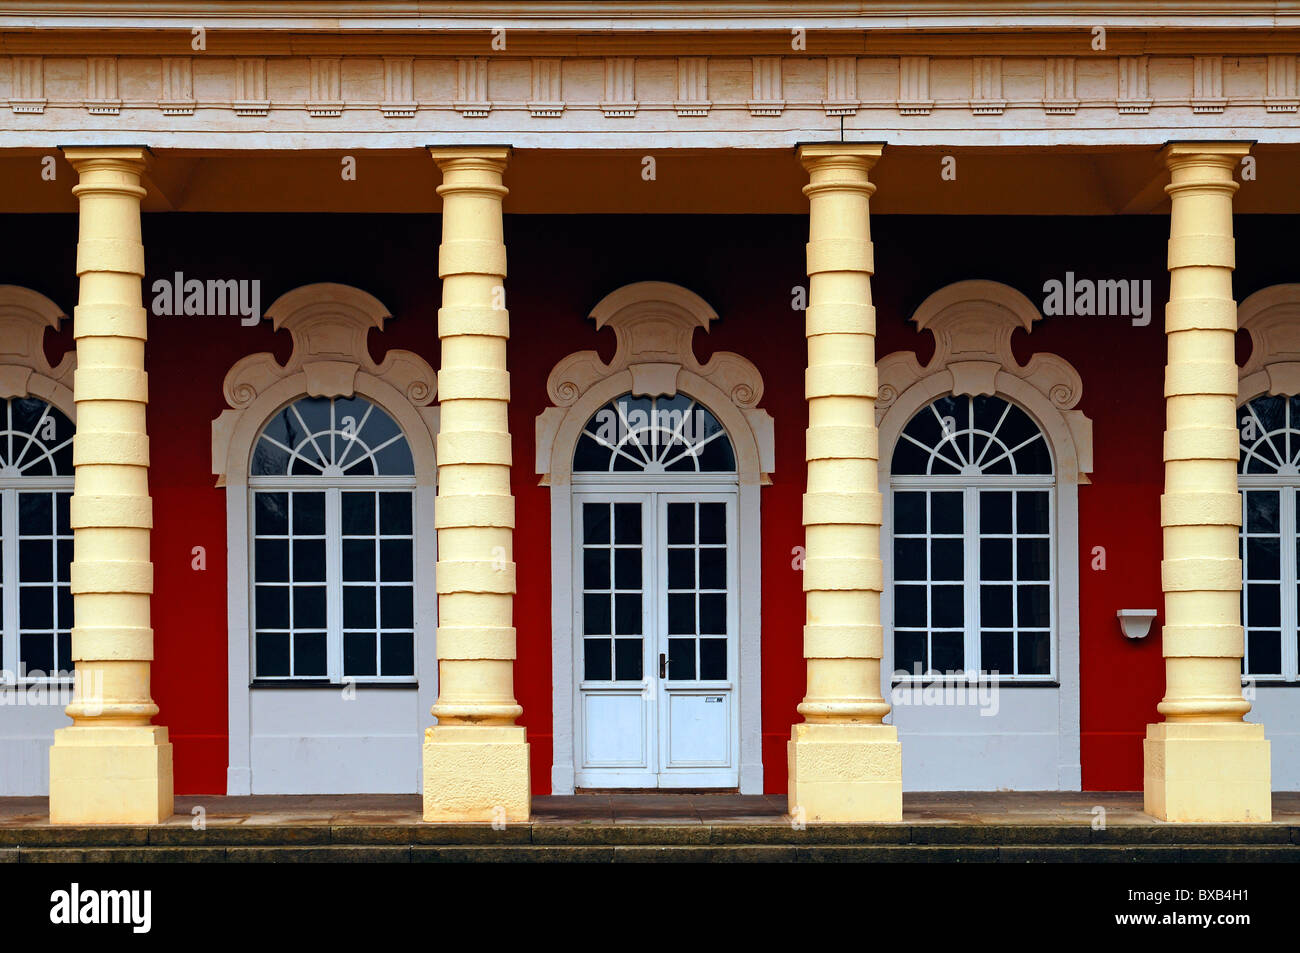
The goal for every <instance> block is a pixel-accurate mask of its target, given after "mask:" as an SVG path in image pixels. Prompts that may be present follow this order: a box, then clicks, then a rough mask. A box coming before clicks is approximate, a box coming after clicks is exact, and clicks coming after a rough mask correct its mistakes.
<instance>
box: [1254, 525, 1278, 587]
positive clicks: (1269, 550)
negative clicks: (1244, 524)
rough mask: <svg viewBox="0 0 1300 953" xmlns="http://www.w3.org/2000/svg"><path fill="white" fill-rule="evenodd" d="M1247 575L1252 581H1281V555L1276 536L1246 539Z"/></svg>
mask: <svg viewBox="0 0 1300 953" xmlns="http://www.w3.org/2000/svg"><path fill="white" fill-rule="evenodd" d="M1246 575H1247V577H1248V578H1250V579H1281V578H1282V562H1281V553H1280V552H1278V538H1277V537H1276V536H1262V537H1247V538H1246Z"/></svg>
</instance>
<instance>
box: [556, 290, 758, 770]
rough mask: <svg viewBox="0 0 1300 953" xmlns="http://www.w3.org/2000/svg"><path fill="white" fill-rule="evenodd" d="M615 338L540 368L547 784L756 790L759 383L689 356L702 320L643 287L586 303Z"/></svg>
mask: <svg viewBox="0 0 1300 953" xmlns="http://www.w3.org/2000/svg"><path fill="white" fill-rule="evenodd" d="M591 316H592V317H593V318H595V320H596V326H597V328H603V327H607V326H608V327H611V328H613V330H614V333H615V336H616V338H617V342H618V346H617V348H616V350H615V353H614V356H613V358H612V359H611V360H610V361H609V362H608V363H607V362H605V361H602V360H601V359H600V357H599V355H597V354H596V353H595V352H594V351H580V352H577V353H574V354H570V355H569V356H568V357H566V358H564V359H563V360H561V361H560V362H559V363H558V364H557V365H556V366H555V368H554V369H553V370H552V371H551V374H550V377H549V379H548V381H547V391H548V393H549V394H550V396H551V401H552V403H553V404H554V406H552V407H550V408H548V409H547V410H546V411H545V412H544V413H543V414H542V415H541V416H540V417H539V418H538V421H537V471H538V472H539V473H541V474H543V475H544V482H545V483H548V484H549V485H550V487H551V560H552V561H551V580H552V585H551V606H552V617H551V633H552V679H553V695H552V698H553V703H554V712H555V747H554V752H555V756H554V757H555V760H554V764H553V766H552V772H551V786H552V790H553V791H555V792H556V793H559V794H564V793H572V792H573V791H574V789H575V787H576V788H583V787H587V788H590V787H634V788H645V787H665V788H671V787H679V788H680V787H705V788H737V787H739V789H740V790H741V792H742V793H746V794H749V793H759V792H761V791H762V789H763V779H762V756H761V721H760V712H761V700H760V697H759V694H760V687H761V686H760V677H759V672H760V658H759V656H760V642H761V635H762V632H761V626H760V621H759V613H760V607H761V592H760V585H761V584H760V576H759V552H760V551H759V537H760V531H761V527H760V521H759V492H758V491H759V486H760V485H761V484H762V483H763V482H764V481H765V479H766V474H767V473H769V472H770V471H771V469H772V456H773V451H772V430H771V418H770V417H768V415H767V414H766V412H764V411H762V410H759V409H758V408H757V407H756V405H757V403H758V402H759V400H760V398H761V397H762V393H763V384H762V378H761V377H760V376H759V374H758V371H757V369H756V368H755V367H754V366H753V365H752V364H751V363H750V362H749V361H747V360H745V359H744V358H743V357H741V356H739V355H737V354H732V353H729V352H725V351H723V352H717V353H715V354H714V355H713V356H712V358H711V359H710V360H709V361H708V362H707V363H706V364H703V365H702V364H700V362H699V361H698V360H697V359H696V358H695V355H694V353H693V350H692V336H693V334H694V333H695V331H696V329H698V328H704V329H706V330H707V329H708V327H709V324H710V322H711V321H713V320H715V319H716V317H717V315H715V314H714V313H713V311H712V309H711V308H709V306H708V304H706V303H705V302H704V301H703V300H701V299H700V298H699V297H698V296H697V295H695V294H693V293H691V292H690V291H687V290H686V289H685V288H681V287H678V286H676V285H670V284H665V283H662V282H639V283H637V284H633V285H628V286H626V287H624V288H620V289H619V290H617V291H615V292H613V293H612V294H610V295H608V296H607V297H605V298H604V299H603V300H602V301H601V302H600V303H599V304H597V306H596V307H595V309H594V310H593V311H592V315H591Z"/></svg>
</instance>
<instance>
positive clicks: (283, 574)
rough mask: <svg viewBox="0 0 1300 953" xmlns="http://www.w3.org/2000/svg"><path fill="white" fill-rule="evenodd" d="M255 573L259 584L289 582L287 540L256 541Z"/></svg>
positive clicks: (254, 551) (254, 546)
mask: <svg viewBox="0 0 1300 953" xmlns="http://www.w3.org/2000/svg"><path fill="white" fill-rule="evenodd" d="M253 572H254V578H255V580H256V581H257V582H288V581H289V541H288V540H287V539H259V540H255V541H254V543H253Z"/></svg>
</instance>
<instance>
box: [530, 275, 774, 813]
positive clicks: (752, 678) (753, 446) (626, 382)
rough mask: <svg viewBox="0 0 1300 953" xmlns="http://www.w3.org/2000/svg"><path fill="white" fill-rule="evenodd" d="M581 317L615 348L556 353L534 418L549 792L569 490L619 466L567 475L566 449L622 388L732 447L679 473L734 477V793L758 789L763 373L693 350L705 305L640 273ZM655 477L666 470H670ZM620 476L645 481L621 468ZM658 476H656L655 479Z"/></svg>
mask: <svg viewBox="0 0 1300 953" xmlns="http://www.w3.org/2000/svg"><path fill="white" fill-rule="evenodd" d="M590 317H591V318H592V319H593V320H594V321H595V322H596V328H597V330H600V329H603V328H605V327H607V326H608V327H610V328H612V329H613V330H614V334H615V339H616V343H617V347H616V349H615V353H614V357H613V358H612V359H611V360H610V362H609V363H608V364H607V363H605V362H604V361H602V360H601V359H600V356H599V355H598V354H597V353H596V352H595V351H578V352H575V353H573V354H570V355H569V356H567V357H565V358H563V359H562V360H561V361H560V362H559V363H557V364H556V365H555V367H554V368H553V369H552V371H551V373H550V376H549V377H548V378H547V383H546V389H547V393H548V395H549V396H550V399H551V403H552V404H553V406H551V407H548V408H547V409H546V410H544V411H543V412H542V413H541V414H540V415H539V416H538V417H537V423H536V434H537V456H536V471H537V473H538V474H540V475H541V484H542V485H543V486H549V487H550V488H551V632H552V639H551V673H552V711H553V722H554V729H553V730H554V735H553V737H554V745H553V752H554V754H553V761H552V768H551V790H552V791H553V792H554V793H556V794H571V793H573V790H574V777H575V762H574V747H573V742H574V727H575V718H574V705H575V698H576V683H575V678H574V658H575V656H574V651H575V644H574V640H575V634H574V631H573V617H574V613H573V571H572V566H573V536H572V527H573V487H574V483H575V482H577V483H579V484H582V483H583V482H584V481H586V480H590V479H592V478H593V477H595V478H598V479H601V480H606V481H608V480H610V479H611V478H613V480H614V481H615V482H617V480H618V479H619V478H620V477H621V476H622V475H620V474H575V473H574V471H573V457H574V451H575V448H576V446H577V442H578V439H579V437H580V435H581V433H582V431H583V429H584V428H585V427H586V425H587V423H588V421H590V420H591V419H592V417H593V416H594V415H595V413H596V412H597V411H598V410H600V409H601V408H602V407H604V406H605V405H606V404H608V403H610V402H611V401H613V400H616V399H618V398H619V397H621V396H623V395H625V394H633V395H635V396H638V397H654V396H658V395H666V396H673V395H675V394H677V393H683V394H686V395H687V396H689V397H691V398H693V399H694V400H696V401H698V402H699V403H701V404H702V405H704V406H705V407H707V408H708V409H709V411H710V412H712V413H713V414H714V416H716V417H717V419H718V421H719V422H720V423H721V424H722V426H723V427H724V429H725V430H726V432H727V435H728V437H729V438H730V439H731V442H732V448H733V450H734V452H735V456H736V472H735V473H733V474H683V475H682V476H686V477H689V478H691V479H692V482H695V481H705V482H707V481H709V480H712V481H713V482H718V483H726V482H729V483H730V484H731V485H733V486H737V492H738V518H737V531H738V534H739V535H738V541H739V569H740V579H741V588H740V598H739V617H740V631H739V654H740V668H739V672H738V684H739V685H740V790H741V792H742V793H754V794H757V793H761V792H762V790H763V759H762V707H761V703H762V698H761V638H762V619H761V610H762V599H761V595H762V594H761V575H760V569H759V566H760V561H761V559H760V557H761V553H760V549H759V541H760V534H759V532H758V529H759V526H760V515H759V490H760V488H761V487H762V486H763V485H764V484H765V483H768V482H770V474H771V473H772V471H773V470H774V468H775V456H776V454H775V445H774V440H773V430H772V418H771V416H769V415H768V413H767V411H765V410H761V409H759V408H758V406H757V405H758V403H759V401H760V400H761V399H762V396H763V380H762V376H761V375H760V374H759V373H758V369H757V368H756V367H754V365H753V364H752V363H751V362H750V361H748V360H746V359H745V358H743V357H741V356H740V355H738V354H734V353H731V352H728V351H719V352H717V353H715V354H714V355H713V356H712V357H711V358H710V359H709V360H708V362H707V363H704V364H701V363H700V362H699V361H698V360H697V359H696V357H695V353H694V349H693V345H692V338H693V336H694V333H695V330H696V329H697V328H703V329H704V330H705V331H707V330H708V328H709V324H710V322H712V321H715V320H717V314H716V313H715V312H714V310H713V309H712V308H711V307H710V306H709V305H708V303H707V302H705V301H704V300H703V299H702V298H700V297H699V296H698V295H696V294H695V293H694V292H692V291H689V290H687V289H686V288H683V287H681V286H679V285H674V284H670V283H667V282H659V281H643V282H637V283H635V284H630V285H625V286H624V287H622V288H619V289H618V290H616V291H614V292H611V293H610V294H609V295H607V296H605V297H604V298H603V299H601V301H600V303H599V304H597V305H596V307H595V308H593V309H592V312H591V315H590ZM665 476H668V477H670V478H671V477H673V476H674V475H672V474H667V475H665ZM627 477H628V479H632V480H635V479H636V478H638V477H639V478H640V479H641V480H642V481H643V482H644V480H645V479H646V477H645V475H644V474H629V475H627ZM656 479H658V477H656Z"/></svg>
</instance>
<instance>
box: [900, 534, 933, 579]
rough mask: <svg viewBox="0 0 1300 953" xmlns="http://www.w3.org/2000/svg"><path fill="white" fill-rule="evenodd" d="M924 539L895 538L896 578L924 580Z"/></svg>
mask: <svg viewBox="0 0 1300 953" xmlns="http://www.w3.org/2000/svg"><path fill="white" fill-rule="evenodd" d="M925 550H926V542H925V540H924V539H895V540H894V578H895V579H907V580H913V579H915V580H920V581H924V580H925V578H926V559H925Z"/></svg>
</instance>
